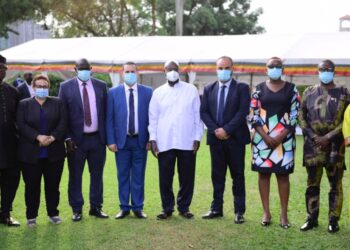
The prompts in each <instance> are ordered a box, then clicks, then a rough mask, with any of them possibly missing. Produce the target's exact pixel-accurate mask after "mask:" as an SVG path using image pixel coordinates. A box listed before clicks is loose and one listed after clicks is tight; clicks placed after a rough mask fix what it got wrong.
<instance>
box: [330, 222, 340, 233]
mask: <svg viewBox="0 0 350 250" xmlns="http://www.w3.org/2000/svg"><path fill="white" fill-rule="evenodd" d="M338 231H339V224H338V220H331V221H330V222H329V225H328V232H330V233H335V232H338Z"/></svg>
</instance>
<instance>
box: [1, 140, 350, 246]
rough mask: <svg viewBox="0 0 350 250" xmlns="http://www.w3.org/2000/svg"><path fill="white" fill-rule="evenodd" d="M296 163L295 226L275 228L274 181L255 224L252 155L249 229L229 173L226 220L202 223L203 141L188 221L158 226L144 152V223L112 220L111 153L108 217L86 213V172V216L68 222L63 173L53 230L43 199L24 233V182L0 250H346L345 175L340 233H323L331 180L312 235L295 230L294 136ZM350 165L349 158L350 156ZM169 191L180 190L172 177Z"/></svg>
mask: <svg viewBox="0 0 350 250" xmlns="http://www.w3.org/2000/svg"><path fill="white" fill-rule="evenodd" d="M296 154H297V161H296V167H295V172H294V174H292V175H291V180H290V182H291V197H290V205H289V220H290V222H291V224H292V227H291V228H290V229H288V230H284V229H282V228H280V227H279V225H278V224H279V197H278V193H277V189H276V186H277V183H276V178H275V177H273V179H272V182H271V187H272V188H271V197H270V203H271V210H272V225H271V226H270V227H268V228H264V227H262V226H260V224H259V223H260V220H261V216H262V206H261V202H260V197H259V192H258V187H257V173H255V172H252V171H251V170H250V149H249V148H247V156H246V171H245V172H246V189H247V211H246V214H245V218H246V223H244V224H242V225H236V224H234V222H233V218H234V215H233V198H232V193H231V179H230V178H229V174H228V173H227V174H228V175H227V176H228V178H227V183H226V192H225V204H224V217H223V218H221V219H217V220H211V221H208V220H203V219H201V215H202V214H203V213H205V212H207V211H208V209H209V206H210V203H211V198H212V185H211V179H210V155H209V149H208V147H207V146H206V145H205V143H204V140H203V143H202V146H201V149H200V151H199V153H198V156H197V168H196V182H195V193H194V197H193V202H192V206H191V211H192V212H193V213H194V214H195V218H194V219H193V220H185V219H183V218H181V217H179V216H178V215H177V213H175V216H173V217H172V218H171V219H170V220H168V221H157V220H156V215H157V214H158V213H159V212H160V211H161V205H160V195H159V186H158V170H157V162H156V160H155V159H154V158H153V157H152V156H151V154H150V153H149V158H148V164H147V170H146V189H145V192H146V200H145V208H144V211H145V212H146V213H147V215H148V219H146V220H139V219H136V218H135V217H134V216H129V217H127V218H126V219H124V220H115V219H114V216H115V214H116V213H117V212H118V211H119V202H118V195H117V177H116V168H115V163H114V156H113V155H112V154H111V153H108V156H107V162H106V166H105V172H104V211H105V212H107V213H108V214H109V215H110V219H107V220H101V219H96V218H94V217H90V216H89V215H88V210H89V202H88V187H89V175H88V170H87V168H86V169H85V170H86V171H85V173H84V197H85V207H84V218H83V220H82V221H81V222H78V223H73V222H72V221H71V209H70V207H69V205H68V199H67V184H68V171H67V168H65V171H64V173H63V177H62V182H61V203H60V211H61V217H62V219H63V223H62V224H61V225H58V226H56V225H51V224H50V223H49V222H48V220H47V216H46V209H45V202H44V195H43V194H42V203H41V207H40V212H39V217H38V221H37V223H38V226H37V228H35V229H29V228H27V227H26V225H25V223H26V220H25V205H24V192H23V181H21V184H20V188H19V190H18V193H17V196H16V200H15V203H14V211H13V216H14V217H15V218H16V219H19V220H20V222H21V223H22V226H21V227H20V228H7V227H5V226H0V248H1V249H138V248H139V249H192V248H193V249H349V248H350V225H349V206H348V205H349V199H348V198H349V195H348V194H349V174H348V171H347V172H345V176H344V181H343V184H344V206H343V214H342V215H343V216H342V219H341V221H340V227H341V230H340V232H338V233H336V234H329V233H328V232H327V224H328V223H327V222H328V221H327V214H328V189H329V188H328V181H327V178H326V176H324V178H323V179H322V188H321V208H320V218H319V223H320V226H319V227H318V228H317V229H315V230H312V231H309V232H300V231H299V227H300V225H302V224H303V222H304V220H305V218H306V211H305V198H304V193H305V186H306V171H305V169H304V168H303V167H302V166H301V163H302V138H300V137H299V138H298V143H297V153H296ZM347 159H349V158H348V157H347ZM174 188H175V190H176V191H177V190H178V182H177V176H175V181H174Z"/></svg>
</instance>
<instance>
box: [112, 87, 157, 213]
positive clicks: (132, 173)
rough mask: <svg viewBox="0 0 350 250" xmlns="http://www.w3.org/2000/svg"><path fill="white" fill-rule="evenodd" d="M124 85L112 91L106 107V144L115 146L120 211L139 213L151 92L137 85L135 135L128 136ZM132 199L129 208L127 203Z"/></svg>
mask: <svg viewBox="0 0 350 250" xmlns="http://www.w3.org/2000/svg"><path fill="white" fill-rule="evenodd" d="M125 88H128V87H127V85H125V86H124V85H120V86H118V87H115V88H112V89H110V90H109V93H108V104H107V120H106V128H107V129H106V130H107V144H108V145H111V144H116V145H117V148H118V151H117V152H116V154H115V157H116V163H117V170H118V191H119V201H120V208H121V210H123V211H129V210H130V209H132V210H133V211H140V210H142V209H143V202H144V180H145V169H146V160H147V150H146V144H147V142H148V140H149V134H148V129H147V127H148V106H149V102H150V100H151V97H152V89H151V88H149V87H146V86H143V85H139V84H138V85H137V97H138V99H137V102H138V106H137V107H138V109H137V110H138V112H137V114H135V116H136V115H137V118H138V133H137V135H133V136H130V135H128V128H127V121H128V109H127V107H128V106H127V105H129V104H128V103H127V98H126V94H125ZM130 198H131V205H130V203H129V200H130Z"/></svg>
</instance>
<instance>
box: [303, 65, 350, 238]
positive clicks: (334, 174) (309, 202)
mask: <svg viewBox="0 0 350 250" xmlns="http://www.w3.org/2000/svg"><path fill="white" fill-rule="evenodd" d="M318 74H319V79H320V83H319V84H317V85H314V86H311V87H308V88H307V89H306V90H305V92H304V94H303V99H302V105H301V112H300V113H299V124H300V126H301V128H302V129H303V134H304V160H303V163H304V166H305V167H306V171H307V176H308V177H307V189H306V192H305V198H306V209H307V213H308V217H307V220H306V222H305V224H304V225H302V226H301V228H300V230H301V231H307V230H310V229H312V228H314V227H317V226H318V214H319V206H320V183H321V178H322V174H323V171H325V172H326V174H327V177H328V181H329V184H330V191H329V213H328V216H329V225H328V232H330V233H334V232H337V231H338V230H339V224H338V220H339V218H340V215H341V210H342V204H343V188H342V179H343V172H344V169H345V162H344V152H345V147H344V137H343V134H342V124H343V117H344V112H345V109H346V107H347V105H348V103H349V92H348V90H347V89H346V88H344V87H339V86H336V85H335V83H334V81H333V80H334V75H335V65H334V63H333V62H332V61H331V60H324V61H322V62H321V63H320V64H319V65H318Z"/></svg>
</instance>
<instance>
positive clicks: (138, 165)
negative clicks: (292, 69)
mask: <svg viewBox="0 0 350 250" xmlns="http://www.w3.org/2000/svg"><path fill="white" fill-rule="evenodd" d="M179 67H180V65H179V63H178V62H176V61H174V60H172V61H167V62H165V64H164V71H165V74H166V79H167V82H166V83H164V84H163V85H162V86H160V87H159V88H157V89H156V90H155V91H152V89H151V88H149V87H146V86H144V85H142V84H140V83H139V82H138V72H137V65H136V64H135V63H134V62H127V63H125V64H124V65H123V67H122V76H123V79H124V82H123V84H121V85H119V86H117V87H114V88H111V89H109V90H108V88H107V86H106V84H105V83H104V82H102V81H100V80H97V79H94V78H92V77H91V75H92V71H91V70H92V67H91V65H90V63H89V61H88V60H86V59H80V60H78V61H77V62H76V66H75V71H76V74H77V75H76V77H74V78H72V79H69V80H67V81H65V82H63V83H61V85H60V89H59V96H58V97H50V96H49V88H50V81H49V79H48V78H47V77H46V76H43V75H38V76H35V77H34V78H33V75H32V74H30V73H28V74H26V75H25V79H26V81H25V83H23V84H22V85H20V86H19V87H18V90H16V89H15V88H13V87H11V86H9V85H8V84H6V83H5V82H3V79H4V77H5V74H6V69H7V66H6V59H5V58H4V57H2V56H0V155H1V158H0V159H1V166H0V178H1V179H0V188H1V210H0V212H1V214H0V222H1V223H4V224H7V225H8V226H19V223H18V222H17V221H16V220H14V219H13V218H11V216H10V211H11V209H12V202H13V199H14V197H15V194H16V190H17V187H18V183H19V179H20V172H22V175H23V180H24V182H25V202H26V208H27V210H26V217H27V225H28V226H29V227H35V226H36V218H37V216H38V209H39V204H40V186H41V178H42V176H43V177H44V182H45V198H46V204H47V215H48V217H49V221H50V222H52V223H54V224H59V223H61V222H62V220H61V218H60V217H59V210H58V204H59V197H60V193H59V185H60V180H61V175H62V171H63V166H64V160H65V157H66V156H67V158H68V168H69V184H68V197H69V204H70V206H71V208H72V214H73V215H72V220H73V221H74V222H78V221H80V220H82V218H83V205H84V199H83V195H82V174H83V170H84V166H85V163H86V162H87V165H88V168H89V172H90V193H89V194H90V195H89V203H90V211H89V215H91V216H95V217H97V218H102V219H105V218H108V217H109V216H108V215H107V214H106V213H104V212H103V210H102V205H103V168H104V165H105V160H106V145H107V148H108V149H109V150H110V151H111V152H113V153H114V154H115V161H116V166H117V177H118V194H119V202H120V211H119V212H118V214H117V215H116V216H115V218H116V219H123V218H125V217H126V216H128V215H129V214H130V212H131V211H132V212H133V214H134V215H135V216H136V217H137V218H140V219H144V218H147V215H146V214H145V213H144V212H143V206H144V181H145V169H146V161H147V151H148V150H151V152H152V154H153V155H154V157H156V158H157V160H158V167H159V187H160V196H161V202H162V211H161V212H160V213H159V214H158V215H157V219H159V220H167V219H169V218H170V217H171V216H172V214H173V212H174V210H175V205H176V206H177V207H176V208H177V210H178V212H179V215H180V216H182V217H183V218H186V219H191V218H193V216H194V215H193V213H191V211H190V205H191V201H192V196H193V190H194V182H195V168H196V153H197V151H198V149H199V147H200V141H201V138H202V135H203V131H204V124H205V126H206V127H207V144H208V145H209V150H210V156H211V179H212V185H213V201H212V203H211V206H210V209H209V211H208V212H207V213H206V214H204V215H203V216H202V218H203V219H214V218H218V217H222V216H223V202H224V201H223V196H224V190H225V179H226V172H227V168H228V169H229V171H230V174H231V178H232V192H233V196H234V202H233V204H234V214H235V216H234V222H235V223H236V224H241V223H244V221H245V218H244V213H245V210H246V202H245V201H246V189H245V176H244V172H245V150H246V145H247V144H249V143H251V145H252V170H253V171H257V172H258V173H259V192H260V197H261V201H262V207H263V216H262V220H261V225H262V226H269V225H270V224H271V220H272V215H271V213H270V206H269V194H270V179H271V175H272V173H275V175H276V178H277V183H278V190H279V195H280V204H281V212H280V222H279V223H280V226H281V227H282V228H284V229H288V228H289V227H290V223H289V219H288V213H287V211H288V200H289V192H290V186H289V174H291V173H293V170H294V165H295V160H294V156H295V147H296V141H295V130H296V126H297V125H298V124H299V125H300V127H301V128H302V130H303V134H304V151H303V152H304V153H303V156H304V159H303V164H304V166H305V167H306V170H307V174H308V178H307V189H306V193H305V197H306V208H307V213H308V217H307V220H306V222H305V224H304V225H302V227H301V228H300V230H302V231H306V230H309V229H312V228H314V227H316V226H318V220H317V219H318V213H319V194H320V181H321V177H322V173H323V168H325V170H326V173H327V177H328V179H329V183H330V192H329V226H328V231H329V232H336V231H338V230H339V224H338V220H339V219H340V215H341V208H342V200H343V190H342V176H343V171H344V169H345V163H344V153H345V146H346V145H349V144H350V133H349V132H350V131H349V130H350V129H349V128H350V110H349V109H348V110H349V111H347V112H345V109H346V108H347V105H348V104H349V99H350V96H349V93H348V90H347V89H346V88H343V87H338V86H336V85H335V83H334V81H333V79H334V75H335V65H334V63H333V62H332V61H330V60H324V61H322V62H321V63H320V64H319V65H318V72H319V79H320V83H319V84H316V85H314V86H311V87H309V88H307V89H306V90H305V92H304V94H303V97H302V99H301V97H300V96H299V93H298V91H297V89H296V86H295V85H294V84H293V83H290V82H287V81H284V80H283V79H282V76H283V62H282V60H281V59H280V58H278V57H272V58H270V59H269V60H268V61H267V64H266V74H267V80H266V81H264V82H262V83H261V84H259V85H257V87H256V89H255V90H254V91H252V94H250V90H249V87H248V85H247V84H245V83H242V82H238V81H236V80H235V79H234V78H233V69H234V65H233V61H232V59H231V58H230V57H227V56H223V57H220V58H219V59H218V60H217V62H216V70H217V78H218V79H217V81H215V82H214V83H212V84H209V85H207V86H206V87H205V89H204V93H203V96H202V98H201V99H200V96H199V94H198V91H197V89H196V88H195V87H194V86H193V85H191V84H188V83H186V82H183V81H181V80H180V76H179ZM19 93H21V95H20V94H19ZM26 97H27V98H26ZM20 99H23V100H21V101H20V102H19V100H20ZM344 115H345V117H344ZM347 116H348V117H347ZM247 117H248V120H249V122H250V123H251V125H252V130H251V131H250V130H249V127H248V123H247ZM298 120H299V122H298ZM342 129H343V132H342ZM344 136H345V139H344ZM176 163H177V171H178V176H179V186H180V187H179V191H178V194H177V196H176V201H175V195H174V192H173V178H174V172H175V164H176Z"/></svg>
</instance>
